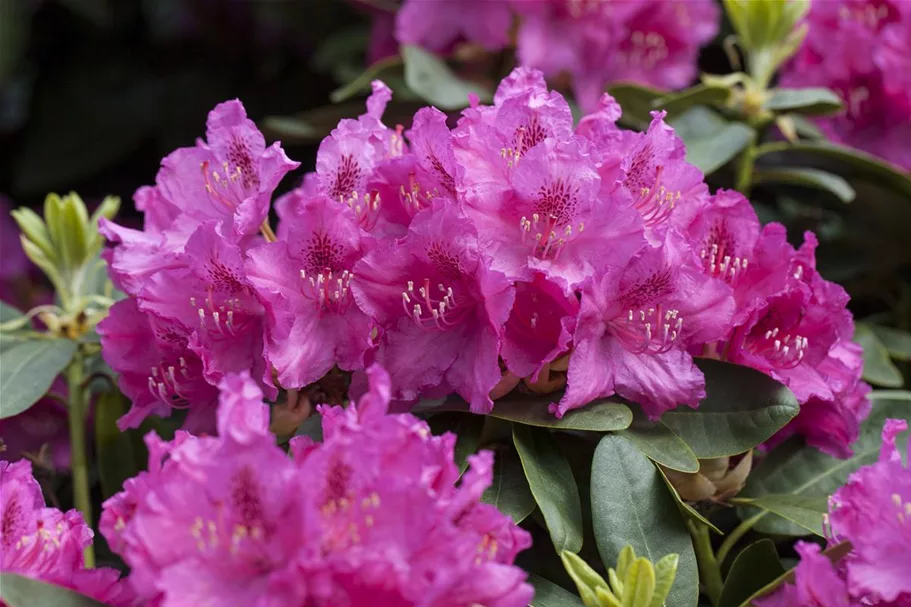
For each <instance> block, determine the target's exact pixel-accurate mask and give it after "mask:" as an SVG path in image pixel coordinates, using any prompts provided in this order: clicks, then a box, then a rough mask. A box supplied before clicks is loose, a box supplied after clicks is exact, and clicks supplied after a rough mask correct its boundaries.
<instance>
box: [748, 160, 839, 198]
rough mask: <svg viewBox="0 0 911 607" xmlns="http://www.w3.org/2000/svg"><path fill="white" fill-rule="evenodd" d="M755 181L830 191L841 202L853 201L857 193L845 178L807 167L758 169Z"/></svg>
mask: <svg viewBox="0 0 911 607" xmlns="http://www.w3.org/2000/svg"><path fill="white" fill-rule="evenodd" d="M753 183H757V184H760V183H780V184H784V185H796V186H803V187H808V188H813V189H815V190H822V191H823V192H828V193H829V194H832V195H833V196H835V197H836V198H838V199H839V200H840V201H841V202H846V203H847V202H851V201H853V200H854V198H855V196H856V195H857V193H856V192H855V191H854V188H852V187H851V184H849V183H848V182H847V181H846V180H845V179H844V178H842V177H839V176H838V175H835V174H833V173H829V172H828V171H822V170H819V169H806V168H778V169H765V170H762V169H760V170H757V171H756V174H755V176H754V178H753Z"/></svg>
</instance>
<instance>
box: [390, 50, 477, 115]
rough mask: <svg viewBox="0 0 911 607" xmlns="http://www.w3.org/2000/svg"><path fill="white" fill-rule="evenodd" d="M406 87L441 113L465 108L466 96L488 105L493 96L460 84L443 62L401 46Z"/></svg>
mask: <svg viewBox="0 0 911 607" xmlns="http://www.w3.org/2000/svg"><path fill="white" fill-rule="evenodd" d="M402 59H403V60H404V62H405V83H406V84H407V85H408V88H410V89H411V90H412V91H414V92H415V93H417V94H418V95H420V97H421V98H422V99H424V100H425V101H427V102H428V103H430V104H431V105H434V106H436V107H438V108H440V109H441V110H458V109H462V108H464V107H467V106H468V94H469V93H475V94H477V95H478V97H479V98H480V99H481V101H488V102H489V101H490V100H492V99H493V94H492V93H491V92H490V91H489V90H487V89H486V88H485V87H484V86H482V85H480V84H476V83H472V82H467V81H465V80H462V79H461V78H459V77H458V76H456V75H455V73H453V71H452V70H451V69H449V66H448V65H446V62H445V61H443V60H442V59H440V58H439V57H437V56H436V55H434V54H433V53H430V52H428V51H425V50H424V49H422V48H420V47H417V46H410V45H407V44H406V45H403V46H402Z"/></svg>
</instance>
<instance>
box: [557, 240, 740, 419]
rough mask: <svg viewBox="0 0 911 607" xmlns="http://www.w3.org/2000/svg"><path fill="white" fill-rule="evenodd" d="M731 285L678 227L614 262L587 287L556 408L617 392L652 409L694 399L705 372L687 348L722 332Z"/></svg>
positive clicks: (727, 322)
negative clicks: (704, 262)
mask: <svg viewBox="0 0 911 607" xmlns="http://www.w3.org/2000/svg"><path fill="white" fill-rule="evenodd" d="M732 311H733V298H732V296H731V288H730V287H729V286H728V285H726V284H725V283H723V282H722V281H718V280H712V279H711V278H709V277H708V276H706V275H705V273H704V272H703V270H702V267H701V266H700V264H699V260H698V258H697V257H696V256H695V255H694V254H693V252H692V251H691V250H690V249H689V247H688V246H687V245H686V243H685V242H684V241H683V240H682V238H681V237H680V236H679V235H678V234H677V233H676V231H674V230H669V232H668V234H667V238H666V240H665V242H664V244H663V245H662V246H660V247H657V248H652V247H648V248H646V249H645V250H643V251H642V252H641V253H639V254H638V255H637V256H636V257H634V258H633V259H632V261H631V262H630V263H629V264H628V265H627V266H626V267H625V268H616V267H612V266H608V267H607V268H605V269H604V270H602V271H601V272H599V273H598V274H596V275H595V277H594V279H592V280H590V281H589V282H587V283H586V284H585V285H584V286H583V288H582V306H581V309H580V311H579V317H578V319H577V321H576V331H575V335H574V338H573V339H574V342H575V347H574V349H573V353H572V356H571V357H570V361H569V372H568V384H567V389H566V393H565V394H564V396H563V398H562V399H561V400H560V403H559V405H551V410H552V411H554V413H556V414H557V415H558V416H562V415H563V414H564V413H566V412H567V411H569V410H571V409H576V408H578V407H582V406H584V405H585V404H587V403H589V402H591V401H592V400H594V399H596V398H599V397H604V396H610V395H612V394H614V393H617V394H619V395H620V396H622V397H624V398H628V399H630V400H632V401H633V402H637V403H639V404H640V405H641V406H642V408H643V409H644V410H645V412H646V413H648V414H649V416H650V417H652V418H655V419H657V418H658V417H659V416H660V415H661V414H662V413H663V412H664V411H666V410H668V409H672V408H674V407H676V406H677V405H680V404H686V405H689V406H691V407H696V406H697V405H698V403H699V401H700V400H701V399H702V398H704V397H705V379H704V377H703V376H702V372H701V371H699V369H698V368H697V367H696V365H695V364H694V363H693V359H692V357H691V356H690V354H689V353H688V352H687V348H688V347H689V346H690V345H691V344H703V343H707V342H711V341H713V340H716V339H719V338H721V337H723V336H724V335H725V334H726V333H727V331H728V330H729V327H730V320H731V314H732Z"/></svg>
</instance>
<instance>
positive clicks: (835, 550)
mask: <svg viewBox="0 0 911 607" xmlns="http://www.w3.org/2000/svg"><path fill="white" fill-rule="evenodd" d="M760 541H762V542H770V541H771V540H768V539H766V540H760ZM849 552H851V543H850V542H842V543H840V544H836V545H834V546H830V547H829V548H826V549H825V550H823V551H822V554H823V555H824V556H825V557H826V558H828V559H829V561H830V562H831V563H832V564H833V565H837V564H838V562H839V561H841V559H843V558H844V557H845V556H847V555H848V553H849ZM738 558H739V557H738ZM735 565H736V562H735ZM780 566H781V565H780V563H779V567H780ZM732 571H733V568H732ZM795 572H796V568H794V569H790V570H788V571H786V572H784V573H782V574H781V575H779V576H778V577H776V578H775V579H774V580H772V581H771V582H768V583H767V584H765V585H764V586H762V588H760V589H759V590H756V591H755V592H753V594H751V595H750V596H749V597H747V598H746V599H745V600H744V601H743V602H741V603H740V604H739V607H754V603H753V601H755V600H756V599H758V598H760V597H763V596H765V595H767V594H769V593H771V592H773V591H774V590H776V589H777V588H778V587H779V586H781V585H782V584H786V583H794V576H795ZM718 607H727V606H726V605H722V604H720V603H719V606H718Z"/></svg>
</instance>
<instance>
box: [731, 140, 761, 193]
mask: <svg viewBox="0 0 911 607" xmlns="http://www.w3.org/2000/svg"><path fill="white" fill-rule="evenodd" d="M754 137H755V136H754ZM757 149H758V148H757V147H756V140H755V138H754V140H753V141H751V142H750V145H748V146H747V148H746V149H745V150H744V151H743V152H741V154H740V159H739V160H738V161H737V181H736V182H735V185H734V188H735V189H736V190H737V191H738V192H740V193H741V194H743V195H744V196H746V197H747V198H749V197H750V190H752V188H753V164H754V162H755V161H756V150H757Z"/></svg>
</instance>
